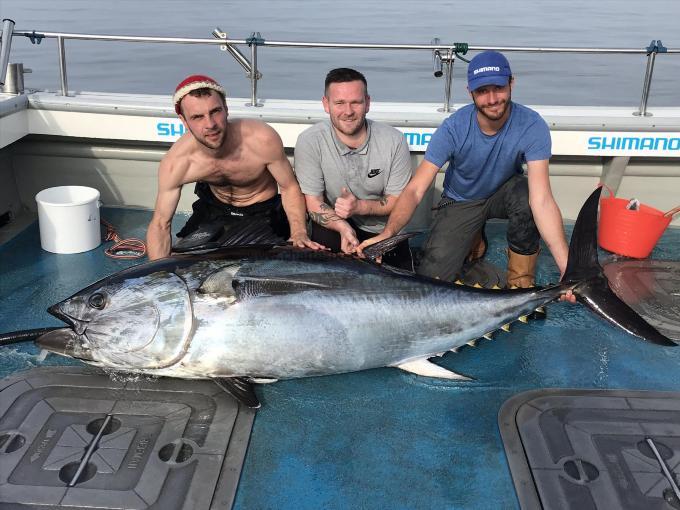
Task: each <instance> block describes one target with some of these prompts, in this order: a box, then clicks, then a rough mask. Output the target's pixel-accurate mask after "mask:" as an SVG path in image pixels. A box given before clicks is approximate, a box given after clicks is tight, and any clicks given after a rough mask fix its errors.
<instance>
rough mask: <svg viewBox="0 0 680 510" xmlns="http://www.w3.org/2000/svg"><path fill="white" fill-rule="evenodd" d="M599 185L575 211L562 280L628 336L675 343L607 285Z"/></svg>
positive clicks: (589, 305)
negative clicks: (599, 236) (601, 256)
mask: <svg viewBox="0 0 680 510" xmlns="http://www.w3.org/2000/svg"><path fill="white" fill-rule="evenodd" d="M600 191H601V188H598V189H596V190H595V191H594V192H593V193H592V194H591V195H590V197H588V199H587V200H586V202H585V203H584V204H583V207H582V208H581V211H580V212H579V213H578V218H577V219H576V224H575V225H574V231H573V233H572V235H571V243H570V244H569V261H568V262H567V269H566V271H565V272H564V277H563V278H562V282H563V283H564V284H565V285H574V286H573V292H574V294H576V297H577V299H578V300H579V301H580V302H582V303H583V304H585V305H586V306H587V307H588V308H590V309H591V310H592V311H593V312H595V313H596V314H598V315H600V316H601V317H603V318H604V319H606V320H607V321H609V322H611V323H612V324H615V325H616V326H618V327H620V328H621V329H623V330H624V331H627V332H628V333H630V334H631V335H635V336H637V337H639V338H642V339H643V340H647V341H648V342H652V343H655V344H658V345H665V346H676V345H677V344H676V343H675V342H673V341H672V340H671V339H670V338H667V337H666V336H664V335H662V334H661V333H659V332H658V331H657V330H656V329H655V328H654V327H653V326H652V325H650V324H649V323H648V322H647V321H646V320H645V319H643V318H642V317H640V316H639V315H638V314H637V312H636V311H635V310H633V309H632V308H631V307H629V306H628V305H627V304H626V303H624V302H623V301H621V300H620V299H619V298H618V296H616V294H614V292H613V291H612V290H611V289H610V288H609V283H608V282H607V278H606V277H605V275H604V271H603V270H602V266H600V263H599V261H598V258H597V209H598V205H599V202H600Z"/></svg>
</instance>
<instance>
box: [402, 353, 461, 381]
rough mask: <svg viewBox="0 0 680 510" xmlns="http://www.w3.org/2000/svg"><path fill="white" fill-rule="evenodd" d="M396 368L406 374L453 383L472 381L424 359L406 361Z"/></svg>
mask: <svg viewBox="0 0 680 510" xmlns="http://www.w3.org/2000/svg"><path fill="white" fill-rule="evenodd" d="M397 368H401V369H402V370H404V371H406V372H411V373H412V374H416V375H424V376H425V377H438V378H439V379H452V380H454V381H472V379H470V378H469V377H466V376H464V375H462V374H457V373H456V372H452V371H451V370H447V369H446V368H444V367H440V366H439V365H435V364H434V363H432V362H430V361H428V360H427V359H425V358H420V359H416V360H413V361H407V362H406V363H402V364H401V365H397Z"/></svg>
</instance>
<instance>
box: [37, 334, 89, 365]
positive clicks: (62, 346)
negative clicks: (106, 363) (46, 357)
mask: <svg viewBox="0 0 680 510" xmlns="http://www.w3.org/2000/svg"><path fill="white" fill-rule="evenodd" d="M35 344H36V345H37V346H38V347H40V348H41V349H45V350H46V351H50V352H53V353H55V354H60V355H62V356H68V357H70V358H77V359H80V360H83V361H95V360H94V358H93V357H92V352H91V351H90V349H89V348H88V347H86V346H85V342H83V335H79V334H77V333H76V332H75V331H73V330H72V329H71V328H61V329H55V330H54V331H50V332H48V333H45V334H44V335H40V336H39V337H38V338H36V339H35Z"/></svg>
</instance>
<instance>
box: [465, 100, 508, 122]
mask: <svg viewBox="0 0 680 510" xmlns="http://www.w3.org/2000/svg"><path fill="white" fill-rule="evenodd" d="M511 99H512V97H511V96H510V95H508V98H507V99H504V100H503V101H499V102H498V103H496V104H495V105H494V109H495V110H496V111H492V110H491V108H490V107H488V106H484V107H482V106H480V105H479V104H477V101H474V103H475V106H476V107H477V111H478V112H479V113H480V114H481V115H482V116H484V117H486V118H487V119H489V120H491V121H497V120H500V119H502V118H503V116H504V115H505V114H506V113H507V112H508V108H510V102H511Z"/></svg>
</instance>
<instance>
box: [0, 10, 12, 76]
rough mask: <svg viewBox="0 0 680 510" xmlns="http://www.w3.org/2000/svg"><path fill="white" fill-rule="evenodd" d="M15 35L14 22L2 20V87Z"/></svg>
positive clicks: (0, 57) (0, 58)
mask: <svg viewBox="0 0 680 510" xmlns="http://www.w3.org/2000/svg"><path fill="white" fill-rule="evenodd" d="M13 34H14V21H13V20H11V19H9V18H5V19H3V20H2V46H0V85H4V84H5V76H6V75H7V65H8V64H9V50H10V49H11V48H12V35H13Z"/></svg>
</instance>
